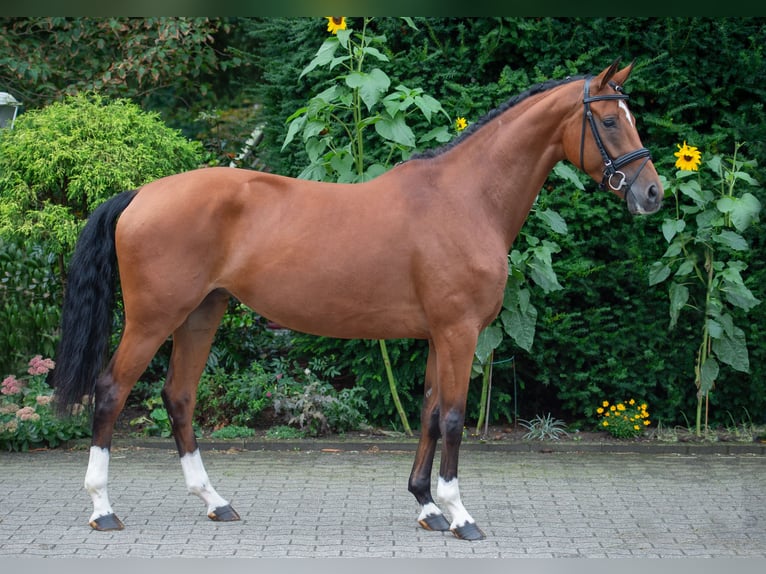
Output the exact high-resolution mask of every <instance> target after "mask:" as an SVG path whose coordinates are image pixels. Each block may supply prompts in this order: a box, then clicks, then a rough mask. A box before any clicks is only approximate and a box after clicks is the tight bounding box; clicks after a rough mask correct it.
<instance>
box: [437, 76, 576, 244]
mask: <svg viewBox="0 0 766 574" xmlns="http://www.w3.org/2000/svg"><path fill="white" fill-rule="evenodd" d="M574 84H576V85H572V84H562V85H561V86H557V87H555V88H552V89H550V90H547V91H545V92H541V93H540V94H537V95H534V96H530V97H529V98H528V99H525V100H522V101H521V102H519V103H518V104H516V105H515V106H513V107H511V108H509V109H508V110H506V111H505V112H504V113H502V114H501V115H499V116H498V117H496V118H495V119H493V120H492V121H490V122H489V123H488V124H487V125H485V126H483V127H481V128H480V129H479V130H477V131H476V133H475V134H473V135H471V136H470V137H468V138H467V139H466V140H465V141H463V142H462V143H461V144H459V145H457V146H456V147H455V148H454V149H452V150H450V151H449V152H448V153H446V154H444V158H443V159H444V161H446V162H448V164H449V165H450V166H451V167H450V169H449V173H450V176H454V175H456V174H457V176H458V177H459V178H460V179H461V180H462V181H457V182H456V181H453V182H452V183H451V184H450V185H449V188H450V189H453V190H456V192H458V193H468V194H470V196H471V197H470V198H469V199H470V201H471V203H472V204H474V202H478V203H479V204H480V205H482V207H483V212H484V213H483V216H484V217H485V218H486V219H485V221H486V226H487V227H488V228H490V229H494V230H495V231H496V233H498V234H501V235H502V236H503V238H504V241H505V244H506V246H507V247H508V249H510V247H511V245H512V243H513V241H514V240H515V238H516V236H517V235H518V233H519V230H520V229H521V226H522V225H523V224H524V221H525V220H526V217H527V215H528V214H529V211H530V210H531V208H532V204H533V203H534V201H535V198H536V197H537V195H538V193H539V192H540V189H541V188H542V186H543V184H544V182H545V179H546V178H547V177H548V174H549V173H550V172H551V170H552V169H553V167H554V166H555V165H556V163H557V162H559V161H561V160H562V159H564V158H565V153H564V145H563V134H564V132H565V131H566V129H567V126H569V125H570V124H571V122H573V121H579V120H578V118H577V117H576V116H577V111H579V109H580V108H579V104H580V101H579V99H577V96H576V95H575V91H578V90H579V89H580V88H578V87H577V86H579V85H580V84H579V83H577V82H575V83H574ZM561 90H564V92H562V91H561ZM570 95H571V97H570Z"/></svg>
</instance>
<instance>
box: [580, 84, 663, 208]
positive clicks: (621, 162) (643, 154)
mask: <svg viewBox="0 0 766 574" xmlns="http://www.w3.org/2000/svg"><path fill="white" fill-rule="evenodd" d="M591 79H592V78H590V77H588V78H585V88H584V96H583V100H582V102H583V105H584V106H585V109H584V111H583V116H582V135H581V137H580V168H581V169H582V170H583V171H585V166H584V163H583V155H584V150H585V122H586V121H587V122H588V123H589V124H590V130H591V132H592V133H593V139H594V140H595V142H596V147H598V151H599V152H600V153H601V157H602V158H603V159H604V178H603V179H602V180H601V183H600V184H599V187H600V188H601V189H606V186H607V185H609V187H610V188H611V189H613V190H614V191H620V190H621V189H622V188H623V187H624V188H625V195H626V196H627V192H628V191H629V190H630V186H631V185H633V182H635V181H636V178H637V177H638V174H640V173H641V170H642V169H644V166H645V165H646V164H647V162H648V161H649V160H650V159H652V154H651V152H650V151H649V150H648V149H646V148H645V147H642V148H641V149H637V150H635V151H632V152H629V153H626V154H624V155H621V156H620V157H618V158H617V159H614V160H613V159H612V158H611V157H609V152H607V151H606V148H605V147H604V142H603V141H602V140H601V136H600V135H599V133H598V128H597V127H596V120H595V118H594V117H593V112H592V111H591V109H590V103H591V102H598V101H601V100H627V99H628V97H629V96H628V94H626V93H625V92H623V90H622V86H619V85H617V84H615V83H614V82H609V85H610V86H611V87H612V88H614V91H615V92H617V93H615V94H605V95H602V96H591V95H590V81H591ZM641 158H644V161H643V162H642V163H641V166H640V167H639V168H638V169H637V170H636V173H635V175H634V176H633V179H631V180H630V182H628V183H626V180H627V176H626V175H625V173H623V172H622V171H620V168H622V167H623V166H625V165H628V164H629V163H631V162H633V161H636V160H637V159H641ZM615 177H619V180H617V182H616V184H615V182H614V181H613V178H615Z"/></svg>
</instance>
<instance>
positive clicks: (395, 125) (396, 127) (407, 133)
mask: <svg viewBox="0 0 766 574" xmlns="http://www.w3.org/2000/svg"><path fill="white" fill-rule="evenodd" d="M375 131H376V132H378V135H380V136H381V137H382V138H385V139H387V140H389V141H392V142H395V143H398V144H399V145H403V146H406V147H415V134H414V133H412V130H411V129H410V127H409V126H408V125H407V124H406V123H405V121H404V114H397V115H396V116H395V117H393V118H385V117H383V118H381V119H380V121H379V122H377V123H376V124H375Z"/></svg>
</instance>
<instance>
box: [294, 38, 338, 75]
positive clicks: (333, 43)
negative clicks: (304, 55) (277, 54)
mask: <svg viewBox="0 0 766 574" xmlns="http://www.w3.org/2000/svg"><path fill="white" fill-rule="evenodd" d="M339 45H340V44H339V42H338V38H337V37H335V36H332V37H330V38H327V39H326V40H325V41H324V43H323V44H322V45H321V46H319V50H317V53H316V55H315V56H314V59H313V60H311V62H309V64H308V65H307V66H306V67H305V68H303V71H302V72H301V73H300V75H299V76H298V79H300V78H302V77H303V76H305V75H306V74H308V73H309V72H311V71H312V70H313V69H314V68H316V67H318V66H324V65H325V64H329V63H330V62H331V61H332V59H333V56H334V55H335V51H336V50H337V49H338V46H339Z"/></svg>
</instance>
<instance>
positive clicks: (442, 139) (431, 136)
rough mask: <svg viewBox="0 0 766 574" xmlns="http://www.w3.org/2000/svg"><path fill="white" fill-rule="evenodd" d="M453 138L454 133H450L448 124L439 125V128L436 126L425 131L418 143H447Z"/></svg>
mask: <svg viewBox="0 0 766 574" xmlns="http://www.w3.org/2000/svg"><path fill="white" fill-rule="evenodd" d="M451 139H452V134H451V133H450V130H449V127H447V126H439V127H438V128H434V129H432V130H430V131H428V132H426V133H424V134H423V135H422V136H420V138H419V139H418V143H426V142H430V141H436V142H438V143H447V142H448V141H450V140H451Z"/></svg>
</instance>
